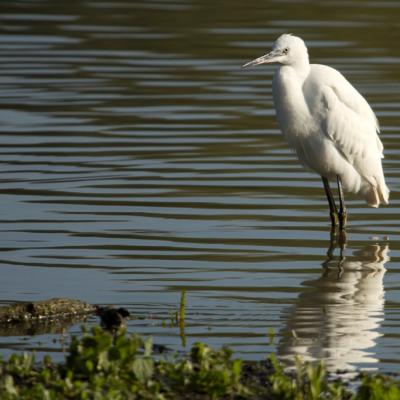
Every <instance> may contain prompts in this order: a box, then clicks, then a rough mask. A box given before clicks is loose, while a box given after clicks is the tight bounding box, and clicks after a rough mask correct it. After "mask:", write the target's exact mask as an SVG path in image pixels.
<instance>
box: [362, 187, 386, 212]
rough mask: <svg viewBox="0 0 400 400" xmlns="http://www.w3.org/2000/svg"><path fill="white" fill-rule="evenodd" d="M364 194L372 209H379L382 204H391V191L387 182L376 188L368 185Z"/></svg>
mask: <svg viewBox="0 0 400 400" xmlns="http://www.w3.org/2000/svg"><path fill="white" fill-rule="evenodd" d="M363 192H364V193H363V196H364V198H365V201H366V202H367V204H368V205H369V206H370V207H374V208H377V207H379V206H380V204H389V193H390V191H389V188H388V187H387V186H386V184H385V182H383V183H381V184H377V185H376V186H375V185H371V184H367V187H365V188H364V190H363Z"/></svg>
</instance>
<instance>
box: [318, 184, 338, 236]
mask: <svg viewBox="0 0 400 400" xmlns="http://www.w3.org/2000/svg"><path fill="white" fill-rule="evenodd" d="M322 182H323V184H324V189H325V194H326V198H327V199H328V203H329V210H330V214H329V215H330V217H331V222H332V229H334V228H335V227H336V226H337V225H338V223H339V217H338V211H337V208H336V204H335V198H334V197H333V193H332V191H331V188H330V187H329V181H328V179H326V178H325V177H322Z"/></svg>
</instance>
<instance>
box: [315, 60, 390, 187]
mask: <svg viewBox="0 0 400 400" xmlns="http://www.w3.org/2000/svg"><path fill="white" fill-rule="evenodd" d="M312 75H314V76H315V77H316V78H317V79H313V82H310V84H311V86H314V85H315V84H317V81H318V82H319V83H318V90H317V91H316V93H319V96H316V97H317V98H319V101H318V102H317V103H314V104H318V103H319V104H320V106H319V107H318V106H316V107H314V108H313V113H317V114H318V118H317V119H318V120H319V121H320V129H322V131H323V132H324V133H325V135H327V136H328V137H329V138H330V139H331V140H332V141H333V143H334V145H335V147H336V148H337V150H338V151H339V152H340V153H341V154H342V155H343V157H344V158H345V159H346V160H347V161H348V162H349V163H350V164H352V165H353V166H354V168H355V169H356V170H357V172H358V173H359V174H360V175H361V176H363V178H364V179H365V180H367V181H368V182H369V183H370V184H371V185H373V186H377V185H378V184H379V183H380V182H379V181H380V180H381V179H380V178H381V177H380V175H382V166H381V161H380V159H381V158H382V157H383V154H382V150H383V146H382V143H381V141H380V139H379V137H378V134H377V132H379V127H378V122H377V119H376V117H375V114H374V113H373V111H372V109H371V107H370V106H369V104H368V103H367V101H366V100H365V99H364V98H363V97H362V96H361V94H360V93H358V92H357V90H356V89H354V87H353V86H352V85H351V84H350V83H349V82H348V81H347V80H346V79H345V78H344V77H343V75H341V74H340V73H339V72H338V71H336V70H334V69H333V68H330V67H326V66H319V65H313V74H312ZM321 76H322V79H321ZM321 82H322V84H321ZM314 88H315V86H314ZM314 93H315V92H314ZM315 100H317V99H315ZM321 105H322V106H321ZM382 176H383V175H382Z"/></svg>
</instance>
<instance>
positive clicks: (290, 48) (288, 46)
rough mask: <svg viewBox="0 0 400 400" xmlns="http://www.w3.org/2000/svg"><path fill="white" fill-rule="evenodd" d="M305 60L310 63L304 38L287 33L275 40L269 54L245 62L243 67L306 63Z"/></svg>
mask: <svg viewBox="0 0 400 400" xmlns="http://www.w3.org/2000/svg"><path fill="white" fill-rule="evenodd" d="M304 61H306V62H307V63H308V52H307V47H306V45H305V44H304V42H303V40H302V39H300V38H299V37H297V36H292V35H290V34H287V33H285V34H283V35H281V36H279V38H278V39H276V40H275V42H274V44H273V45H272V50H271V51H270V52H269V53H268V54H265V55H264V56H261V57H258V58H256V59H255V60H253V61H250V62H248V63H246V64H244V65H243V67H244V68H245V67H251V66H253V65H259V64H271V63H278V64H282V65H294V64H296V63H298V62H303V63H304Z"/></svg>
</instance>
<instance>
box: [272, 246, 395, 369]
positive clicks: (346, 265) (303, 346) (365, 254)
mask: <svg viewBox="0 0 400 400" xmlns="http://www.w3.org/2000/svg"><path fill="white" fill-rule="evenodd" d="M334 245H335V244H334V243H331V247H330V248H329V250H328V256H327V260H326V261H325V262H324V263H323V264H322V266H323V272H322V275H321V276H320V277H319V278H317V279H314V280H309V281H304V282H303V286H304V287H305V288H306V289H305V290H304V291H303V292H302V293H301V294H300V295H299V297H298V299H297V301H296V303H295V304H294V306H293V307H291V309H290V310H288V312H287V314H286V315H285V316H284V318H285V319H286V321H287V322H286V324H285V327H284V328H283V332H281V335H280V336H281V340H280V343H279V345H278V354H279V355H280V358H281V359H282V360H284V361H285V360H287V361H288V363H290V362H293V360H294V357H293V356H294V355H298V356H300V357H301V359H302V360H307V361H313V360H324V363H325V365H326V367H327V369H328V371H329V372H331V373H333V372H336V371H347V372H350V371H352V370H354V369H355V368H356V365H357V366H358V367H360V366H362V368H364V369H375V367H374V364H376V363H377V362H378V360H377V359H376V357H375V356H374V352H373V351H372V350H370V349H372V348H373V347H374V346H375V345H376V340H377V338H378V337H379V336H381V334H380V333H379V328H380V326H381V323H382V321H383V314H384V310H383V307H384V287H383V276H384V274H385V271H386V269H385V263H386V262H387V261H389V256H388V253H389V246H388V244H387V243H385V244H368V245H366V246H365V247H364V248H363V249H361V250H355V251H354V252H353V254H352V256H345V255H344V253H343V250H344V245H342V247H341V249H340V256H339V258H334V257H333V247H334ZM376 368H377V367H376Z"/></svg>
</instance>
